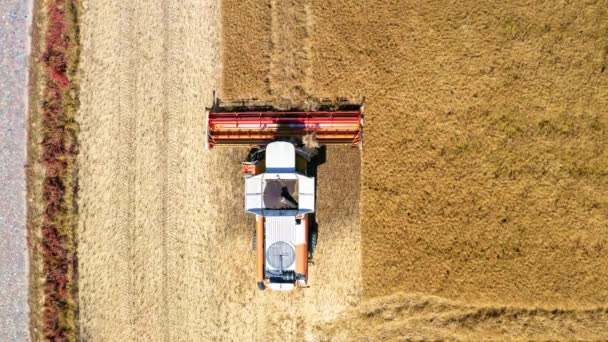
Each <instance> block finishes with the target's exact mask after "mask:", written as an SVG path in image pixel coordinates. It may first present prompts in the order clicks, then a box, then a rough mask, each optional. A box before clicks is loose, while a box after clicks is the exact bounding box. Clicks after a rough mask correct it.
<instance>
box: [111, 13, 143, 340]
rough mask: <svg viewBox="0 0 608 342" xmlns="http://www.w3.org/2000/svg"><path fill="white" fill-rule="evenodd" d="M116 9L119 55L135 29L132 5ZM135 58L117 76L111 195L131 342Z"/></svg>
mask: <svg viewBox="0 0 608 342" xmlns="http://www.w3.org/2000/svg"><path fill="white" fill-rule="evenodd" d="M119 6H120V19H121V20H120V31H121V33H122V34H121V39H120V44H119V46H120V49H119V53H120V54H121V55H122V54H129V52H131V51H133V50H134V49H135V48H136V46H135V42H136V41H137V40H136V36H135V28H134V27H133V25H134V20H135V18H134V15H135V13H134V8H133V7H132V6H133V2H130V1H122V2H120V4H119ZM135 55H137V54H130V55H127V56H125V57H123V58H121V60H122V59H124V60H125V63H124V64H121V65H122V66H123V68H122V70H121V71H120V74H119V85H118V88H119V100H118V113H117V114H118V116H119V124H120V126H119V128H118V129H119V131H118V140H119V148H118V150H117V161H118V165H119V168H118V170H117V175H116V183H117V185H118V189H122V190H123V191H114V192H113V197H114V200H113V201H114V203H116V205H115V207H114V209H115V210H116V217H117V220H116V228H115V231H116V232H117V233H118V234H120V235H122V236H123V238H122V240H121V242H122V244H121V247H120V249H121V250H120V253H121V255H122V256H123V258H124V261H123V263H124V264H123V270H122V271H121V273H122V277H120V279H121V280H122V286H123V289H122V291H123V292H124V294H125V296H126V300H125V301H124V303H123V305H125V306H126V308H125V309H124V310H125V315H126V320H127V324H128V326H127V327H126V329H125V332H126V338H128V339H130V340H132V339H133V338H134V336H133V334H132V333H131V332H132V330H131V329H130V328H129V327H131V326H133V325H134V324H135V315H134V307H135V305H136V302H135V294H134V291H135V283H134V282H135V279H133V263H132V260H133V258H134V255H133V249H132V247H133V245H134V244H135V241H134V234H135V233H134V232H133V222H134V216H135V213H134V211H135V198H134V193H135V192H134V184H135V181H136V179H135V172H134V169H135V156H136V146H135V132H136V117H135V116H134V115H133V114H132V113H133V110H134V102H135V90H136V84H135V80H136V77H135V75H136V74H137V71H138V69H137V67H138V64H137V61H136V60H135V58H134V56H135Z"/></svg>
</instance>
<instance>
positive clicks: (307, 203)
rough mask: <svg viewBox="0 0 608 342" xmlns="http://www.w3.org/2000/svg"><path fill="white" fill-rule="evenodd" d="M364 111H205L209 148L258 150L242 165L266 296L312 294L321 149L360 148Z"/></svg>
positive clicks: (249, 107) (242, 106)
mask: <svg viewBox="0 0 608 342" xmlns="http://www.w3.org/2000/svg"><path fill="white" fill-rule="evenodd" d="M362 125H363V120H362V105H353V104H350V103H347V102H345V101H343V100H342V101H336V102H329V101H320V102H316V103H315V105H314V108H308V110H306V111H303V110H302V107H301V106H298V107H297V108H295V109H293V108H281V109H277V108H275V107H274V106H272V105H269V104H266V103H264V104H261V103H259V102H257V101H255V100H246V101H242V100H241V101H233V102H227V103H224V102H221V101H220V100H219V99H214V105H213V107H212V108H209V109H208V111H207V133H206V134H207V141H206V142H207V147H208V148H213V147H215V146H226V145H227V146H235V145H245V146H250V147H252V148H251V150H250V152H249V154H248V155H247V157H246V159H245V160H244V161H243V163H242V165H241V170H242V173H243V176H244V178H245V210H246V212H248V213H251V214H254V215H255V231H254V234H253V248H254V250H255V252H256V281H257V285H258V288H259V289H261V290H263V289H265V288H269V289H272V290H291V289H293V288H295V287H307V286H308V263H309V257H310V256H311V254H312V252H313V251H314V247H315V245H316V222H315V219H314V212H315V196H316V189H315V185H316V182H315V177H316V168H317V166H318V165H319V164H320V163H321V160H322V159H323V158H322V152H323V151H324V148H323V146H322V144H352V145H355V146H357V145H358V146H361V136H362Z"/></svg>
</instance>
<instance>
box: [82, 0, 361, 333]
mask: <svg viewBox="0 0 608 342" xmlns="http://www.w3.org/2000/svg"><path fill="white" fill-rule="evenodd" d="M84 9H85V11H84V12H85V15H84V19H83V31H82V32H83V33H82V37H83V40H82V45H83V54H82V68H81V72H82V81H81V82H82V90H81V91H82V95H81V100H82V105H81V110H80V114H79V121H80V123H81V127H82V134H81V141H82V153H81V155H80V160H79V163H80V180H81V184H80V187H81V196H80V205H81V215H80V219H79V237H80V245H79V254H80V267H81V269H80V294H79V296H80V302H81V333H82V335H83V336H84V337H88V338H95V339H102V340H106V339H107V340H121V339H122V340H134V339H142V340H167V341H168V340H171V341H173V340H199V339H201V338H214V339H218V338H227V337H231V338H238V337H242V338H256V337H257V338H261V337H264V336H266V337H274V338H279V337H286V338H289V337H291V338H296V337H301V336H304V334H306V333H307V331H306V329H307V328H308V327H311V326H312V325H310V324H307V323H308V322H316V321H319V320H327V319H329V318H332V317H334V316H335V315H336V314H337V313H338V312H339V311H340V310H341V309H343V308H344V307H345V305H349V304H352V303H354V302H356V298H357V290H356V289H357V287H353V281H354V282H355V283H356V282H358V263H359V257H358V255H359V252H358V229H356V228H357V227H358V208H357V206H356V203H357V202H358V179H359V178H358V151H357V150H353V149H336V150H335V152H336V153H333V154H331V155H330V156H329V157H328V158H329V160H328V162H327V164H325V165H324V166H322V169H321V170H320V175H319V186H320V191H319V198H320V199H319V204H318V205H319V215H318V216H317V217H318V218H319V222H320V227H321V228H320V230H321V233H320V236H321V241H322V242H320V244H319V252H318V253H317V256H316V259H317V265H315V266H314V267H313V268H312V269H311V282H313V284H314V287H313V288H311V289H309V290H307V291H306V292H305V293H304V294H302V293H297V292H296V293H291V294H286V293H270V292H263V293H262V292H259V291H258V290H257V289H256V287H255V282H254V279H253V276H254V264H255V259H254V255H253V253H252V252H251V249H250V248H251V247H250V246H251V236H252V229H253V221H252V218H251V217H249V216H247V215H245V213H243V209H242V207H243V198H242V192H243V184H242V178H241V176H240V174H239V168H238V164H239V162H240V160H241V158H242V157H243V156H244V155H245V154H246V151H247V150H246V149H243V148H230V149H220V148H216V149H214V150H213V151H205V150H204V148H203V147H204V137H203V128H204V127H203V117H202V113H203V109H204V107H205V106H206V105H209V104H210V101H211V92H212V91H213V90H214V89H218V88H219V79H218V78H219V76H220V72H221V70H220V63H219V52H220V49H219V45H218V44H219V34H220V32H219V28H218V24H219V23H218V20H219V18H220V13H219V7H218V4H217V3H216V2H211V1H210V2H202V3H200V2H188V3H186V4H180V5H179V6H178V5H176V4H173V3H171V2H170V1H162V2H159V3H156V4H154V5H152V6H150V5H148V4H144V3H143V2H141V1H135V2H128V3H127V2H118V1H117V2H108V3H103V4H102V3H95V2H85V3H84ZM265 15H266V17H267V19H268V20H270V17H271V12H269V11H268V8H267V9H266V12H265ZM275 24H276V23H275ZM266 27H268V28H270V27H271V25H267V26H266ZM263 39H267V40H270V39H271V36H270V35H267V36H264V37H263ZM277 43H279V44H293V42H292V41H281V40H278V41H275V44H277ZM231 52H232V51H230V52H227V55H225V56H224V59H226V58H227V59H230V58H233V57H236V55H231V54H230V53H231ZM238 53H240V52H238ZM268 61H269V59H268ZM304 62H305V61H304ZM265 68H266V71H265V76H264V77H265V78H268V79H270V77H269V76H268V75H269V74H270V73H271V72H273V68H272V66H271V65H270V64H267V65H266V66H265ZM243 72H246V70H243ZM228 73H230V72H228ZM275 73H276V70H275ZM226 79H228V81H226ZM263 79H264V78H262V82H263ZM229 81H231V80H230V79H229V78H226V77H224V80H223V82H224V85H227V84H228V83H227V82H229ZM281 82H283V81H280V82H279V81H274V83H273V85H274V86H275V87H277V88H280V87H281V86H282V85H283V83H281ZM286 82H287V81H285V82H284V83H285V84H287V83H286ZM228 88H230V86H229V87H228ZM221 90H222V92H223V93H225V94H227V95H228V96H246V95H247V94H240V93H239V92H232V93H231V92H230V91H225V90H224V87H222V88H221ZM261 90H262V91H265V88H261ZM352 160H355V161H356V162H355V165H354V167H350V166H352V163H351V161H352ZM336 179H338V180H339V181H340V182H339V183H340V184H342V185H344V184H345V183H346V184H351V186H345V188H344V189H343V191H341V192H340V195H339V196H332V195H331V194H332V193H334V192H336V191H335V189H337V187H338V184H337V183H335V180H336ZM336 208H338V209H336ZM330 210H332V211H331V212H330ZM336 268H343V269H344V271H342V272H341V273H339V274H338V275H336V274H335V273H334V272H335V269H336Z"/></svg>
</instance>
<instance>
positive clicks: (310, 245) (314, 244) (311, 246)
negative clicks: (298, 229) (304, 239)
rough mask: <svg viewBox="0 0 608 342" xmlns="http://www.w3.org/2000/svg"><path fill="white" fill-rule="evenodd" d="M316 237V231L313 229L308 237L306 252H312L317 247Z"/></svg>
mask: <svg viewBox="0 0 608 342" xmlns="http://www.w3.org/2000/svg"><path fill="white" fill-rule="evenodd" d="M317 238H318V232H317V230H316V229H313V230H312V231H311V232H310V236H309V237H308V253H310V254H313V253H314V252H315V250H316V249H317Z"/></svg>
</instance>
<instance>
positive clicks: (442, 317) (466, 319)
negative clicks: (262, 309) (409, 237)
mask: <svg viewBox="0 0 608 342" xmlns="http://www.w3.org/2000/svg"><path fill="white" fill-rule="evenodd" d="M607 320H608V308H606V307H602V306H600V307H589V308H585V307H571V308H566V307H561V308H560V307H518V306H501V305H492V304H477V305H474V304H470V303H463V302H457V301H451V300H447V299H445V298H440V297H436V296H429V295H423V294H404V293H396V294H393V295H390V296H386V297H379V298H375V299H373V300H369V301H367V302H365V303H363V304H361V305H360V306H358V307H356V308H353V309H351V310H348V311H346V312H344V313H343V314H342V315H340V317H339V318H338V319H336V320H335V321H332V322H330V323H327V324H323V325H320V326H317V327H316V328H317V333H318V336H319V339H320V340H322V341H325V340H327V341H329V340H336V339H337V340H347V341H361V340H363V341H368V340H370V339H371V340H395V339H403V340H459V341H461V340H468V341H481V340H530V339H532V340H543V341H545V340H579V339H582V340H605V339H606V338H608V330H607V329H606V323H605V322H606V321H607Z"/></svg>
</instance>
